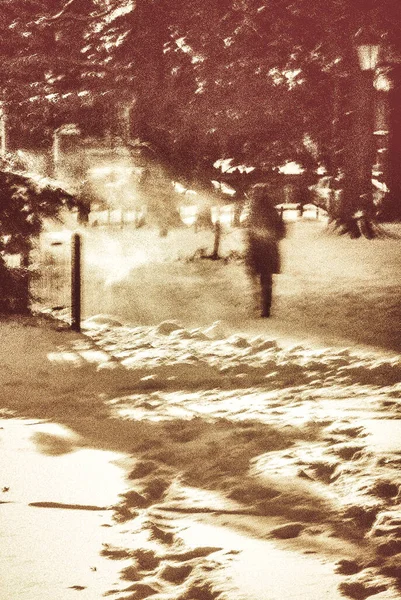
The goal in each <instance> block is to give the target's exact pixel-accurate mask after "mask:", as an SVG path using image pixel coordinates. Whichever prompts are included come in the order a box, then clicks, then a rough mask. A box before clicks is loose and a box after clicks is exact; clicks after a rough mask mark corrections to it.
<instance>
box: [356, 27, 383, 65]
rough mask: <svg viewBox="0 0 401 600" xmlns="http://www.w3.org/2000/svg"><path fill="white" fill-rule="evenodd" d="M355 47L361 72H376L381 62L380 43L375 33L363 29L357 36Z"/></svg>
mask: <svg viewBox="0 0 401 600" xmlns="http://www.w3.org/2000/svg"><path fill="white" fill-rule="evenodd" d="M355 46H356V50H357V54H358V60H359V66H360V68H361V71H371V72H372V73H373V72H374V71H375V69H376V67H377V63H378V60H379V52H380V41H379V38H378V36H377V35H376V33H375V32H374V31H372V30H371V29H367V28H361V29H359V30H358V31H357V33H356V34H355Z"/></svg>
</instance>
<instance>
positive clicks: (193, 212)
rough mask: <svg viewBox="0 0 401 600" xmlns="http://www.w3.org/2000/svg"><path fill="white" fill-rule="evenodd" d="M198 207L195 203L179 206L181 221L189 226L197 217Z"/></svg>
mask: <svg viewBox="0 0 401 600" xmlns="http://www.w3.org/2000/svg"><path fill="white" fill-rule="evenodd" d="M198 213H199V208H198V207H197V205H196V204H189V205H187V206H180V218H181V221H182V222H183V223H184V224H185V225H188V227H191V225H194V223H195V222H196V219H197V218H198Z"/></svg>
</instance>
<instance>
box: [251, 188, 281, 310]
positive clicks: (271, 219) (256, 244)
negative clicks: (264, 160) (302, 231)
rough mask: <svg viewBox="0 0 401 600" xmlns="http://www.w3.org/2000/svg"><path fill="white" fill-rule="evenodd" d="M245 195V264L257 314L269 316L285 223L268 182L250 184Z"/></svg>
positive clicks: (278, 270)
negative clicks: (247, 209)
mask: <svg viewBox="0 0 401 600" xmlns="http://www.w3.org/2000/svg"><path fill="white" fill-rule="evenodd" d="M248 198H249V212H248V216H247V220H246V225H247V228H246V252H245V265H246V268H247V272H248V276H249V278H250V281H251V285H252V291H253V297H254V300H255V304H256V306H257V307H258V310H260V315H261V317H270V310H271V305H272V293H273V274H275V273H279V272H280V250H279V242H280V240H281V239H283V238H284V236H285V224H284V222H283V219H282V216H281V215H279V213H278V212H277V209H276V208H275V206H274V201H273V197H272V189H271V186H269V184H261V183H258V184H256V185H254V186H253V187H252V188H251V190H250V192H249V194H248Z"/></svg>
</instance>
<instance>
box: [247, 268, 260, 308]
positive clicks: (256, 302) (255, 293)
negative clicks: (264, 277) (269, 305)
mask: <svg viewBox="0 0 401 600" xmlns="http://www.w3.org/2000/svg"><path fill="white" fill-rule="evenodd" d="M246 272H247V276H248V281H249V284H250V288H251V294H250V309H251V312H252V313H255V312H256V313H257V314H259V312H260V307H261V286H260V275H259V273H257V272H256V271H255V269H253V268H252V267H251V266H249V265H247V269H246Z"/></svg>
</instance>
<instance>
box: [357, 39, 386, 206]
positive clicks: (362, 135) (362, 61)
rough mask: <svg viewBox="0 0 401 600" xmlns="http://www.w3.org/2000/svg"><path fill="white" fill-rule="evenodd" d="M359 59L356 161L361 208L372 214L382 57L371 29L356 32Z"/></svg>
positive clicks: (358, 196) (358, 195) (377, 41)
mask: <svg viewBox="0 0 401 600" xmlns="http://www.w3.org/2000/svg"><path fill="white" fill-rule="evenodd" d="M354 43H355V48H356V52H357V57H358V62H359V68H360V70H359V73H358V74H356V79H357V81H356V82H355V83H356V101H357V103H358V106H356V107H355V109H356V114H355V119H356V120H355V150H356V155H355V161H356V165H355V166H356V173H355V175H356V179H357V181H356V183H357V198H356V200H357V203H358V206H356V208H357V209H360V210H362V211H363V212H366V213H368V214H369V212H371V211H372V209H373V197H372V168H373V164H374V162H375V152H376V148H375V139H374V130H375V125H374V124H375V88H374V78H375V71H376V67H377V64H378V59H379V51H380V45H379V40H378V37H377V36H376V35H375V33H374V32H373V31H372V30H370V29H360V30H359V31H358V32H357V34H356V35H355V39H354Z"/></svg>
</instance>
